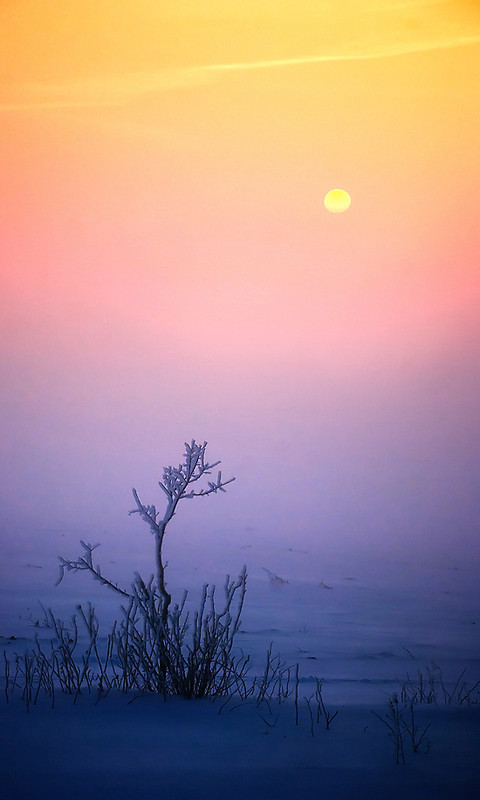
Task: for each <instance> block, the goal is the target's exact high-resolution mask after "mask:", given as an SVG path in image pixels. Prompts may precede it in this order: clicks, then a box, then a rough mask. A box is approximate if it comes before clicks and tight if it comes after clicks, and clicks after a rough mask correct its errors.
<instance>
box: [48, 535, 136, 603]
mask: <svg viewBox="0 0 480 800" xmlns="http://www.w3.org/2000/svg"><path fill="white" fill-rule="evenodd" d="M80 544H81V545H82V547H83V549H84V554H83V555H81V556H79V557H78V558H77V560H76V561H71V560H69V559H66V558H63V556H59V557H58V560H59V561H60V576H59V578H58V580H57V582H56V584H55V586H58V584H59V583H61V581H62V580H63V578H64V575H65V572H72V571H73V572H78V571H81V570H87V571H88V572H90V573H91V574H92V575H93V577H94V579H95V580H97V581H100V583H102V584H103V585H104V586H109V587H110V589H113V590H114V591H115V592H118V593H119V594H122V595H123V596H124V597H131V596H132V595H131V594H129V593H128V592H125V591H124V590H123V589H120V588H119V587H118V586H117V585H116V584H115V583H112V581H109V580H108V578H105V576H104V575H102V571H101V569H100V565H99V564H96V565H94V563H93V556H92V553H93V551H94V550H95V548H97V547H100V545H99V544H88V543H87V542H84V541H82V540H81V541H80Z"/></svg>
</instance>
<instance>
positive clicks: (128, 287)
mask: <svg viewBox="0 0 480 800" xmlns="http://www.w3.org/2000/svg"><path fill="white" fill-rule="evenodd" d="M0 30H1V31H2V33H1V39H2V41H1V48H0V49H1V53H2V55H1V80H0V183H1V186H2V190H1V196H2V211H1V214H0V229H1V230H0V237H1V242H2V247H1V253H0V263H1V288H0V291H1V297H2V313H1V323H0V324H1V338H0V357H1V383H2V387H3V388H2V393H1V398H0V403H1V417H0V419H1V426H2V429H3V430H2V434H1V436H2V455H1V462H0V464H1V473H2V480H1V486H0V493H1V498H0V503H1V508H2V534H1V535H2V537H5V539H7V538H8V537H11V536H12V535H14V534H13V533H12V531H13V530H14V529H15V526H17V527H18V526H20V527H24V528H25V527H27V528H31V530H32V541H33V537H38V536H40V535H41V534H39V533H38V531H41V530H42V529H48V528H54V529H56V530H65V531H66V532H67V533H68V536H69V537H70V538H71V540H72V541H74V542H76V541H77V539H78V538H80V536H78V534H81V537H82V538H87V534H89V535H90V540H93V539H102V541H105V542H106V543H107V546H108V543H109V542H110V543H112V542H114V541H117V542H121V543H125V547H129V544H128V543H129V542H130V541H131V537H132V529H134V535H137V533H138V526H136V518H135V519H132V518H131V517H130V518H129V517H128V515H127V512H128V510H129V509H130V508H132V499H131V487H132V486H135V487H136V488H137V489H138V491H139V493H140V495H141V496H142V498H144V499H145V501H147V502H155V503H158V505H159V507H161V502H162V496H161V492H160V490H159V489H158V486H157V481H158V480H159V479H161V477H162V469H163V466H164V465H166V464H172V463H173V464H176V463H178V462H179V461H180V460H181V457H182V453H183V443H184V441H186V440H190V439H192V438H195V439H197V440H200V441H203V440H207V441H208V442H209V446H208V450H209V452H210V456H211V458H212V459H217V458H220V459H222V467H223V469H224V474H225V476H226V477H227V473H228V476H230V475H235V476H236V482H235V483H234V484H232V485H231V486H230V487H229V491H228V493H227V494H226V495H222V496H221V497H220V496H219V497H211V498H209V499H208V500H205V501H197V504H195V503H193V502H192V503H190V504H189V505H188V507H187V505H185V508H184V509H182V511H181V512H179V514H178V516H177V518H176V520H174V522H173V523H172V525H174V526H176V528H177V535H178V536H181V535H186V534H184V533H182V531H184V530H185V531H187V534H188V535H190V534H191V535H194V536H195V541H198V543H199V546H204V545H205V546H206V547H208V546H211V552H212V558H213V557H214V552H215V542H218V541H219V539H220V537H222V538H229V537H231V538H232V540H234V541H247V540H248V541H249V542H251V543H252V545H254V544H256V543H261V542H273V543H276V544H279V545H280V546H285V547H292V548H295V547H312V548H316V549H317V551H318V552H321V550H322V548H326V549H330V550H331V549H335V548H337V547H338V548H340V549H341V548H344V549H345V550H350V551H353V552H358V553H359V554H360V553H365V552H370V551H372V550H374V551H376V552H384V553H386V554H388V553H391V554H396V555H397V556H398V555H405V554H407V555H408V557H417V556H418V557H422V558H425V557H426V558H429V559H430V558H436V557H440V556H441V557H443V558H446V559H449V558H451V557H455V558H460V557H466V558H469V559H470V558H472V557H474V556H475V557H478V555H479V549H480V547H479V544H478V542H479V533H480V529H479V527H480V526H479V512H480V492H479V488H480V487H479V483H480V479H479V476H480V470H479V465H480V464H479V462H480V416H479V414H478V393H479V390H480V338H479V337H480V314H479V307H480V274H479V266H478V265H479V255H480V252H479V251H480V231H479V227H478V201H479V186H480V159H479V155H478V131H479V123H480V93H479V92H478V74H479V69H480V4H479V3H477V2H468V1H467V0H465V1H463V0H455V1H454V0H431V1H430V0H425V1H424V2H423V1H422V0H419V1H418V2H415V0H411V1H410V2H409V1H407V0H398V1H397V2H389V1H388V0H386V2H380V0H377V2H375V0H365V2H362V0H318V2H313V1H312V0H310V1H307V0H295V1H293V0H275V2H274V1H273V0H241V2H240V1H239V2H235V1H232V2H225V0H204V1H203V2H201V3H199V2H194V1H193V0H179V2H176V3H171V2H166V1H165V2H164V1H163V0H136V1H135V2H133V0H83V2H82V3H64V2H61V0H42V2H38V1H35V0H5V1H4V2H3V3H2V4H1V7H0ZM336 187H340V188H343V189H345V190H347V191H348V192H349V194H350V196H351V198H352V203H351V207H350V209H349V210H348V211H346V212H345V213H343V214H330V213H329V212H328V211H327V210H326V209H325V207H324V205H323V198H324V195H325V193H326V192H327V191H329V190H330V189H332V188H336ZM181 515H182V516H181ZM182 526H183V527H182ZM32 546H33V545H32ZM53 555H54V556H55V555H56V554H53ZM71 555H75V553H72V554H71Z"/></svg>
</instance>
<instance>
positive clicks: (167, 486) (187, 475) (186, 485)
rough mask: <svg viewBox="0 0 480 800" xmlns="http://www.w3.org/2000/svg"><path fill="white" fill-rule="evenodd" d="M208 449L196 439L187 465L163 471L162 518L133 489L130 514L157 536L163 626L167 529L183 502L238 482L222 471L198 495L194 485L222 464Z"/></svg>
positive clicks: (188, 447)
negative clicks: (210, 458)
mask: <svg viewBox="0 0 480 800" xmlns="http://www.w3.org/2000/svg"><path fill="white" fill-rule="evenodd" d="M206 448H207V442H204V443H203V444H197V443H196V441H195V439H192V442H191V443H190V444H187V442H185V461H184V462H183V464H179V465H178V467H171V466H170V467H164V469H163V481H159V482H158V485H159V486H160V488H161V489H162V490H163V492H164V493H165V495H166V497H167V507H166V509H165V512H164V514H163V517H160V515H159V513H158V511H157V509H156V507H155V506H154V505H151V506H148V505H145V504H144V503H142V502H141V500H140V498H139V496H138V494H137V490H136V489H132V492H133V497H134V498H135V503H136V504H137V507H136V508H134V509H133V511H130V514H140V516H141V518H142V519H143V520H144V522H146V523H147V525H148V526H149V527H150V530H151V531H152V533H153V535H154V536H155V563H156V569H157V590H158V593H159V595H160V597H161V598H162V621H163V623H164V624H165V623H166V621H167V616H168V608H169V606H170V603H171V600H172V597H171V595H170V594H169V592H168V591H167V587H166V583H165V564H164V561H163V554H162V547H163V538H164V536H165V529H166V527H167V525H168V523H169V522H170V520H171V519H172V517H173V516H174V515H175V512H176V509H177V506H178V504H179V502H180V500H191V499H192V498H193V497H207V495H209V494H215V493H216V492H218V491H220V492H224V491H225V488H224V487H225V486H226V485H227V484H228V483H232V481H234V480H235V478H229V479H228V480H226V481H224V480H223V479H222V472H221V470H219V471H218V473H217V478H216V480H215V481H210V480H209V481H208V482H207V483H208V488H206V487H203V488H201V489H199V490H198V491H195V489H194V488H192V485H193V484H195V483H197V481H199V480H200V479H201V478H203V477H205V476H206V475H211V473H212V469H214V467H218V465H219V464H220V463H221V462H220V461H214V462H213V463H212V464H210V463H209V462H208V461H207V460H206V459H205V450H206Z"/></svg>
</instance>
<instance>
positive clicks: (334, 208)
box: [323, 189, 352, 214]
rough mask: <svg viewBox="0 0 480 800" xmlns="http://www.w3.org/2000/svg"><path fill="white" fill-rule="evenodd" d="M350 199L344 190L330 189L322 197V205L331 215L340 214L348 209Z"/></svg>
mask: <svg viewBox="0 0 480 800" xmlns="http://www.w3.org/2000/svg"><path fill="white" fill-rule="evenodd" d="M351 203H352V198H351V197H350V195H349V194H348V192H346V191H345V189H330V191H329V192H327V194H326V195H325V197H324V200H323V204H324V206H325V208H326V209H327V211H330V212H331V213H332V214H342V213H343V212H344V211H347V209H349V208H350V205H351Z"/></svg>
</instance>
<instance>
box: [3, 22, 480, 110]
mask: <svg viewBox="0 0 480 800" xmlns="http://www.w3.org/2000/svg"><path fill="white" fill-rule="evenodd" d="M479 42H480V33H478V34H474V35H470V36H466V35H465V36H457V37H455V38H452V39H447V40H444V41H442V40H436V41H431V42H429V41H422V42H398V43H387V44H378V45H375V46H374V47H373V46H372V48H371V49H368V48H365V49H364V50H363V51H360V50H357V49H356V47H358V45H355V46H354V45H351V46H350V47H349V49H348V50H345V51H344V52H336V53H324V54H322V55H315V56H301V57H297V58H282V59H269V60H265V61H245V62H232V63H231V64H207V65H202V66H197V67H186V68H179V69H161V70H158V71H152V72H129V73H125V74H123V75H115V76H109V77H104V78H101V79H94V80H86V81H75V82H66V83H65V84H45V85H32V84H30V85H28V86H23V87H22V94H23V95H24V96H25V94H28V93H30V94H31V95H32V99H31V100H30V101H29V100H22V101H19V102H6V103H5V102H4V103H0V111H4V112H7V111H28V110H36V109H39V110H42V109H72V108H96V107H98V108H101V107H115V106H121V105H123V104H125V103H128V102H131V101H134V100H135V99H137V98H139V97H147V96H148V95H152V96H155V95H157V94H158V93H160V92H167V91H172V90H175V89H181V88H185V89H188V88H195V87H196V86H201V85H205V84H207V83H209V82H210V81H211V80H212V79H213V76H214V75H215V74H222V73H229V72H233V73H234V72H249V71H252V72H254V71H259V70H269V69H270V70H271V69H279V68H288V67H297V66H308V65H313V64H321V63H327V62H335V61H339V62H340V61H359V60H362V61H365V60H371V59H381V58H390V57H395V56H402V55H408V54H412V53H421V52H428V51H433V50H446V49H449V48H454V47H465V46H469V45H474V44H478V43H479ZM35 95H36V99H35V97H34V96H35Z"/></svg>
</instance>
